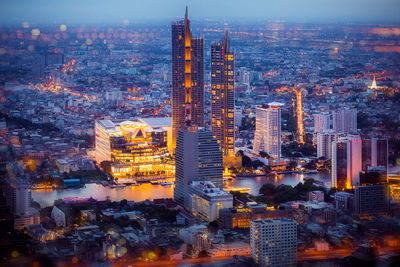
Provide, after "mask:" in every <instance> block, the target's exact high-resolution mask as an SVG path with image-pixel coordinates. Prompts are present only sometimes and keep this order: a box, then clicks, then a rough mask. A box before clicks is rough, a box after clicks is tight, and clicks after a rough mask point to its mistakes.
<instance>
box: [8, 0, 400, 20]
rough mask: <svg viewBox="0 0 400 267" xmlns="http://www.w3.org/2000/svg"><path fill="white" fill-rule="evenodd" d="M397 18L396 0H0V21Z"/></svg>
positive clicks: (399, 2) (399, 9)
mask: <svg viewBox="0 0 400 267" xmlns="http://www.w3.org/2000/svg"><path fill="white" fill-rule="evenodd" d="M185 5H188V6H189V15H190V17H191V18H192V19H207V18H210V19H237V20H244V21H245V20H247V21H252V20H258V21H259V20H286V21H304V22H316V21H318V22H339V23H340V22H363V23H400V16H399V13H400V1H399V0H230V1H227V0H196V1H195V0H192V1H185V0H63V1H61V0H34V1H32V0H1V1H0V24H9V23H22V22H25V21H26V22H30V23H72V24H75V23H118V22H121V23H122V22H123V21H129V22H130V23H135V21H145V20H163V19H170V20H173V19H176V18H181V17H182V16H183V14H184V9H185Z"/></svg>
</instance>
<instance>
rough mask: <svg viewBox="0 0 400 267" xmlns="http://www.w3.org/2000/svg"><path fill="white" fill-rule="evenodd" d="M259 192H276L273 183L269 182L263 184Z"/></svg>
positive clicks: (270, 193)
mask: <svg viewBox="0 0 400 267" xmlns="http://www.w3.org/2000/svg"><path fill="white" fill-rule="evenodd" d="M259 193H260V194H262V195H264V196H266V195H272V194H275V193H276V188H275V185H274V184H271V183H267V184H263V185H262V186H261V188H260V190H259Z"/></svg>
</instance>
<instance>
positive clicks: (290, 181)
mask: <svg viewBox="0 0 400 267" xmlns="http://www.w3.org/2000/svg"><path fill="white" fill-rule="evenodd" d="M307 177H310V178H314V179H315V180H319V181H321V182H324V183H325V185H327V186H330V183H331V181H330V174H329V173H317V174H285V175H278V176H269V177H261V176H257V177H242V178H238V179H235V180H233V181H229V182H227V186H229V187H247V188H250V190H251V191H250V193H251V194H254V195H257V194H258V191H259V189H260V188H261V186H262V185H263V184H265V183H273V184H275V185H280V184H287V185H292V186H295V185H297V184H298V183H299V182H303V181H304V178H307ZM173 195H174V190H173V187H172V186H162V185H152V184H150V183H144V184H140V185H139V186H127V187H122V188H110V187H104V186H102V185H98V184H86V186H85V187H84V188H77V189H65V190H51V191H35V190H33V191H32V198H33V200H34V201H37V202H38V203H39V204H40V205H41V207H46V206H51V205H53V203H54V200H57V199H60V198H61V199H62V198H65V197H86V198H89V197H92V198H94V199H97V200H105V199H106V198H107V197H110V199H111V200H112V201H121V200H122V199H126V200H130V201H132V200H133V201H143V200H146V199H149V200H153V199H156V198H173Z"/></svg>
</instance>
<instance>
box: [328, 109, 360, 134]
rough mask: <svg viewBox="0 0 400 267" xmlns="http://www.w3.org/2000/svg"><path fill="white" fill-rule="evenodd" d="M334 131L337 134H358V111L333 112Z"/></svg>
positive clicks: (343, 110)
mask: <svg viewBox="0 0 400 267" xmlns="http://www.w3.org/2000/svg"><path fill="white" fill-rule="evenodd" d="M332 129H333V130H334V131H335V132H337V133H351V134H355V133H357V109H347V108H343V109H337V110H334V111H333V112H332Z"/></svg>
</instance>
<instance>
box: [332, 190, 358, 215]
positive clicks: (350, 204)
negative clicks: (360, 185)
mask: <svg viewBox="0 0 400 267" xmlns="http://www.w3.org/2000/svg"><path fill="white" fill-rule="evenodd" d="M334 198H335V207H336V209H338V210H344V211H353V209H354V194H351V193H347V192H344V191H341V192H336V193H335V195H334Z"/></svg>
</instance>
